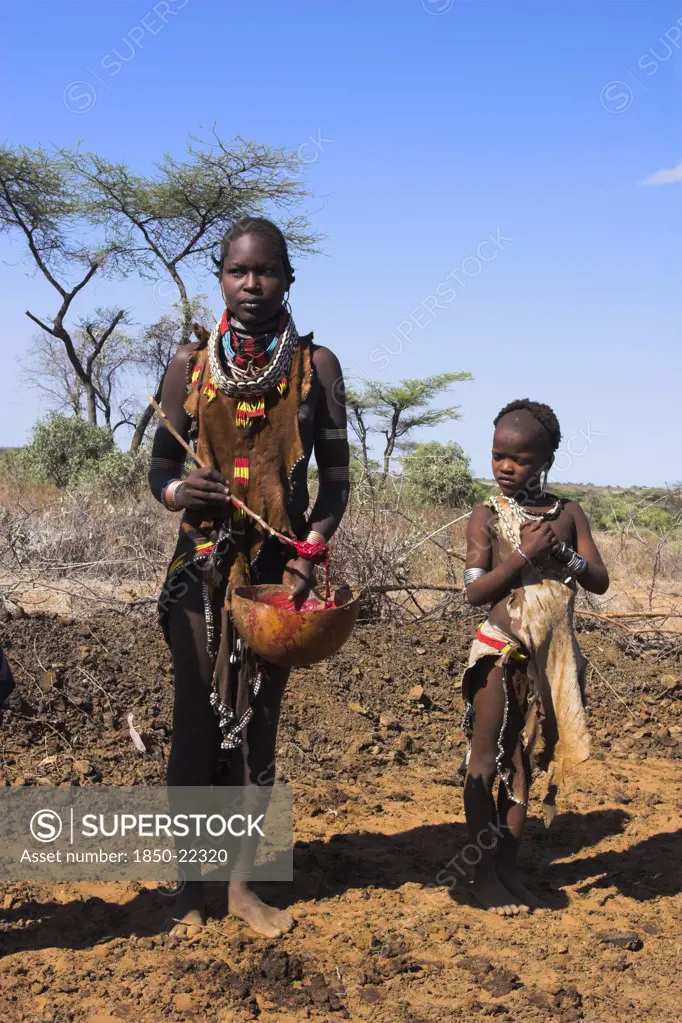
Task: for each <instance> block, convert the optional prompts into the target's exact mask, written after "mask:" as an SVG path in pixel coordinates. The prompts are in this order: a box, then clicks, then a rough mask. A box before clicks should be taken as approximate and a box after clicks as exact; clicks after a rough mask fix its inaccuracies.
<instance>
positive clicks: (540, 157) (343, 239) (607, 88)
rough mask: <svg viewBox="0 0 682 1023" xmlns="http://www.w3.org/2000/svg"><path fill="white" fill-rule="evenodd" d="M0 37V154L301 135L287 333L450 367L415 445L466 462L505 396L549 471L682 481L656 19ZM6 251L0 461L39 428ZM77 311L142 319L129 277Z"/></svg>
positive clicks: (675, 230) (110, 24)
mask: <svg viewBox="0 0 682 1023" xmlns="http://www.w3.org/2000/svg"><path fill="white" fill-rule="evenodd" d="M164 19H165V20H164ZM3 24H4V29H5V31H4V36H5V53H4V58H3V66H2V79H3V92H4V104H3V109H4V129H3V135H4V137H5V138H6V139H7V140H9V141H11V142H14V143H25V144H28V145H37V144H40V143H42V144H44V145H49V144H50V143H54V144H56V145H68V144H72V143H75V142H77V141H78V140H80V141H82V142H83V144H84V146H85V147H86V148H90V149H96V150H99V151H101V152H102V153H104V154H105V155H107V156H109V157H112V158H117V159H125V160H127V161H128V162H129V163H130V164H131V165H132V166H133V167H134V168H135V169H136V170H142V171H144V170H145V169H148V168H149V167H150V166H151V165H152V163H153V161H154V159H155V158H157V157H158V156H159V155H160V154H161V153H162V152H164V151H170V152H173V153H177V154H180V153H181V151H182V148H183V146H184V142H185V139H186V136H187V134H188V133H189V132H192V131H197V130H198V129H199V128H200V126H202V125H203V126H210V125H211V124H212V123H213V122H215V123H216V125H217V127H218V129H219V131H220V132H221V133H222V134H223V135H224V136H226V137H231V136H233V135H237V134H239V135H242V136H245V137H248V138H253V139H255V140H258V141H264V142H269V143H273V144H275V143H283V144H286V145H288V146H292V147H294V148H298V147H300V146H303V145H304V144H305V143H307V145H306V146H305V149H304V150H302V151H303V152H304V153H305V156H306V158H307V159H309V160H310V161H311V162H310V163H309V164H308V175H307V177H308V181H309V184H310V186H311V187H312V188H313V189H314V191H315V193H316V199H315V201H314V202H313V203H312V204H311V210H312V211H313V223H314V226H315V227H316V228H317V229H318V230H319V231H321V232H323V233H324V234H325V235H326V239H325V241H324V245H323V247H324V253H323V254H322V255H319V256H315V257H310V258H307V259H306V260H303V261H300V260H299V262H298V276H297V281H296V284H295V285H294V290H293V292H292V305H293V308H294V312H295V317H296V322H297V325H298V326H299V329H300V330H302V331H303V330H309V329H314V330H315V334H316V340H317V341H318V342H319V343H321V344H327V345H328V346H329V347H331V348H333V349H334V350H335V351H336V352H337V354H338V355H339V357H340V359H341V362H342V364H343V365H344V367H347V368H348V370H349V372H350V375H352V376H358V377H360V376H373V377H374V378H376V379H380V380H392V379H399V378H403V377H414V376H422V375H426V374H431V373H437V372H442V371H444V370H468V371H470V372H471V373H472V374H473V376H474V380H473V381H472V382H469V383H465V384H461V385H458V386H457V388H456V389H455V391H454V392H453V396H452V397H453V399H454V401H456V402H457V403H459V404H460V405H461V407H462V419H461V421H459V422H453V423H451V424H448V425H446V426H443V427H441V428H439V429H438V430H437V431H435V432H433V434H432V436H433V437H435V438H438V439H440V440H446V439H455V440H457V441H458V442H459V443H461V444H462V446H463V447H464V449H465V450H466V451H467V452H468V453H469V454H470V455H471V456H472V459H473V467H474V470H475V471H476V472H477V473H479V474H486V473H488V471H489V449H490V439H491V426H490V424H491V420H492V417H493V416H494V415H495V413H496V412H497V411H498V409H499V408H500V407H501V406H502V405H503V404H505V403H506V402H507V401H509V400H511V399H513V398H517V397H526V396H528V397H531V398H535V399H538V400H541V401H546V402H548V403H550V404H551V405H552V406H553V407H554V408H555V410H556V412H557V414H558V415H559V418H560V421H561V424H562V428H563V432H564V435H565V438H566V442H565V445H564V448H563V453H562V455H561V456H560V462H559V465H560V466H561V469H560V471H557V472H556V473H555V479H557V480H574V481H584V482H588V481H591V482H594V483H616V484H626V485H629V484H634V483H640V484H652V485H653V484H663V483H665V482H673V481H675V480H679V479H680V477H682V467H681V466H680V459H679V454H678V448H677V438H676V433H677V430H676V429H674V428H671V426H670V425H669V424H670V422H671V420H672V419H673V414H674V413H676V412H677V410H678V407H679V402H680V397H679V396H680V387H681V384H680V381H681V380H682V356H681V355H680V328H679V324H680V277H681V270H682V256H681V255H680V244H679V238H680V228H681V226H682V225H681V223H680V221H681V219H682V218H681V210H682V204H681V203H680V198H681V197H682V180H681V179H682V173H681V172H680V169H679V164H680V160H681V159H682V133H681V132H680V127H681V125H680V117H681V113H680V111H681V110H682V107H681V106H680V95H681V93H682V88H681V86H682V5H681V4H679V3H666V2H663V0H660V2H659V0H657V2H654V3H647V2H637V0H631V2H617V0H614V2H609V0H602V2H595V0H589V2H579V0H572V2H571V3H568V2H563V3H539V2H527V0H518V2H516V3H513V4H512V3H503V2H499V0H489V2H483V0H371V2H368V0H287V2H286V3H281V2H276V0H259V2H258V3H255V2H252V3H245V2H240V3H236V2H232V0H222V2H218V0H167V2H165V3H158V2H156V3H155V2H154V0H23V2H22V3H21V4H18V3H12V4H7V5H5V7H4V13H3ZM666 33H667V35H666ZM121 58H123V59H121ZM125 58H128V59H125ZM116 69H117V70H116ZM315 140H316V142H315ZM313 157H316V158H314V159H313ZM663 171H667V172H668V173H667V174H666V173H660V172H663ZM656 175H657V176H656ZM652 176H654V177H653V183H651V184H643V183H642V182H644V181H645V180H646V179H647V178H650V177H652ZM659 181H660V182H661V183H656V182H659ZM491 236H492V239H497V241H496V242H495V241H491V240H490V239H491ZM20 257H21V250H20V249H19V248H18V247H17V246H16V245H14V246H13V245H10V244H9V243H8V242H7V241H6V240H0V259H1V260H2V277H3V286H4V293H5V304H4V310H5V315H4V320H5V322H4V330H3V336H2V346H3V365H4V367H5V379H7V378H9V390H8V388H7V387H5V389H4V391H5V400H4V402H3V404H2V407H1V408H0V445H10V444H18V443H22V442H23V441H24V439H25V438H26V437H27V435H28V432H29V430H30V426H31V424H32V423H33V421H34V420H35V418H36V417H37V415H38V414H39V408H38V399H37V396H36V395H35V394H33V393H32V392H30V391H27V390H26V386H25V384H24V383H22V381H21V370H20V367H19V359H20V355H21V352H22V350H23V349H25V348H26V347H27V346H28V344H29V343H30V339H31V335H32V332H33V328H32V325H31V324H30V322H29V321H28V319H27V318H26V316H25V310H26V309H27V308H31V309H32V310H34V311H37V312H41V313H44V314H47V313H49V311H50V309H52V308H53V302H52V299H51V296H50V295H49V294H48V290H47V289H46V288H45V287H43V285H42V284H41V282H40V281H39V280H38V278H36V277H35V276H27V275H26V270H27V266H26V265H24V264H22V263H21V258H20ZM439 288H440V290H438V289H439ZM209 289H211V298H212V304H213V307H214V308H215V310H216V312H217V311H218V302H217V299H216V295H215V294H214V293H213V292H214V290H215V279H214V278H211V277H209V275H208V273H207V274H206V277H205V281H204V282H201V290H206V291H209ZM157 295H158V292H157ZM429 296H434V297H432V298H431V299H430V298H429ZM102 301H107V302H108V303H109V302H112V303H113V302H115V301H120V302H121V303H122V304H123V305H125V306H126V307H128V308H129V309H130V310H131V313H132V315H133V317H134V319H135V320H136V321H137V322H138V323H146V322H151V321H152V320H154V319H156V318H157V317H158V315H159V307H158V304H157V303H156V302H155V300H154V291H153V288H152V287H151V286H150V285H149V284H145V283H142V282H140V281H138V280H134V279H130V280H128V281H127V282H125V283H118V284H113V285H112V284H106V285H100V287H99V289H98V290H96V291H93V292H92V293H91V294H90V295H89V296H88V294H87V293H84V295H83V304H82V305H81V306H79V308H78V312H82V313H85V312H87V311H88V309H91V308H92V307H93V306H94V305H95V304H97V303H98V302H102ZM382 346H386V347H382ZM387 351H388V352H389V353H394V354H387ZM420 439H427V435H426V434H424V435H422V438H420ZM559 465H558V466H557V470H559Z"/></svg>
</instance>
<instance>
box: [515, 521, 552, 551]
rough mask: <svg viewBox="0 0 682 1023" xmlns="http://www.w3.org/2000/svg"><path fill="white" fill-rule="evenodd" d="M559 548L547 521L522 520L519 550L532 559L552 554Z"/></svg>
mask: <svg viewBox="0 0 682 1023" xmlns="http://www.w3.org/2000/svg"><path fill="white" fill-rule="evenodd" d="M558 549H559V540H558V539H557V535H556V533H555V532H554V529H553V527H552V526H551V525H550V523H549V522H542V521H541V520H538V521H537V522H524V524H523V525H522V526H521V551H522V553H523V554H525V555H526V557H527V558H528V559H529V560H530V561H532V560H533V558H540V557H543V556H545V557H546V556H547V555H552V554H553V553H554V551H556V550H558Z"/></svg>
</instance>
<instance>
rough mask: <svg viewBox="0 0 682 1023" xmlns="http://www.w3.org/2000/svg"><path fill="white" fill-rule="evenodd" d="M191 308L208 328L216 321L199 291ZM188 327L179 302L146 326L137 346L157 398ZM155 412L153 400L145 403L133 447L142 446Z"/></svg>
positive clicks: (194, 320)
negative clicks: (151, 402)
mask: <svg viewBox="0 0 682 1023" xmlns="http://www.w3.org/2000/svg"><path fill="white" fill-rule="evenodd" d="M190 311H191V315H192V323H193V324H199V325H201V326H203V327H204V328H207V326H208V324H210V323H212V322H213V314H212V312H211V310H210V309H209V308H208V306H207V305H206V303H205V297H204V296H203V295H197V296H196V297H195V298H193V299H191V300H190ZM184 327H185V317H184V313H183V311H182V309H181V307H180V303H177V302H176V303H175V305H174V306H173V309H172V310H171V311H170V312H168V313H164V314H163V315H162V316H161V317H159V319H158V320H157V321H156V323H152V324H151V325H150V326H148V327H146V328H145V329H144V331H143V332H142V335H141V336H140V340H139V345H138V348H137V365H138V366H139V367H140V370H141V372H142V374H143V376H144V379H145V382H146V384H147V390H148V391H149V393H151V394H152V395H153V396H154V400H155V401H157V402H160V401H161V389H162V387H163V380H164V377H165V375H166V370H167V369H168V367H169V366H170V362H171V359H172V358H173V356H174V355H175V352H176V351H177V349H178V346H179V345H181V344H183V337H184ZM153 414H154V411H153V406H152V405H150V404H145V406H144V408H143V409H142V410H141V411H140V412H139V413H138V416H137V420H136V425H135V431H134V433H133V438H132V441H131V444H130V450H131V451H137V450H138V449H139V447H140V445H141V443H142V441H143V439H144V435H145V433H146V430H147V427H148V426H149V423H150V421H151V418H152V416H153Z"/></svg>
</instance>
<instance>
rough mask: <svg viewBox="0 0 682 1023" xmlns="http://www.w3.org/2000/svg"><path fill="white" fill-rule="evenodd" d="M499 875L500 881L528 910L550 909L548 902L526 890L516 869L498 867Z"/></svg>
mask: <svg viewBox="0 0 682 1023" xmlns="http://www.w3.org/2000/svg"><path fill="white" fill-rule="evenodd" d="M497 874H498V877H499V878H500V881H501V882H502V884H503V885H504V886H505V888H507V889H508V891H510V892H511V893H512V895H515V896H516V898H517V899H519V900H520V901H521V902H522V903H523V904H524V906H527V907H528V909H548V908H549V907H548V905H547V903H546V902H543V901H542V899H539V898H538V896H537V895H534V894H533V892H532V891H531V890H530V888H526V886H525V884H524V883H523V881H522V880H521V878H520V877H519V874H518V871H517V870H516V867H498V868H497Z"/></svg>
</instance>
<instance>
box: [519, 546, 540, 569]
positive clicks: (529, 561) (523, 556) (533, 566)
mask: <svg viewBox="0 0 682 1023" xmlns="http://www.w3.org/2000/svg"><path fill="white" fill-rule="evenodd" d="M516 553H517V554H520V555H521V557H522V558H523V560H524V561H527V562H528V564H529V565H530V567H531V568H535V567H536V565H535V562H534V561H532V560H531V559H530V558H529V557H528V555H527V554H524V553H523V551H522V550H521V548H520V547H517V548H516Z"/></svg>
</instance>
